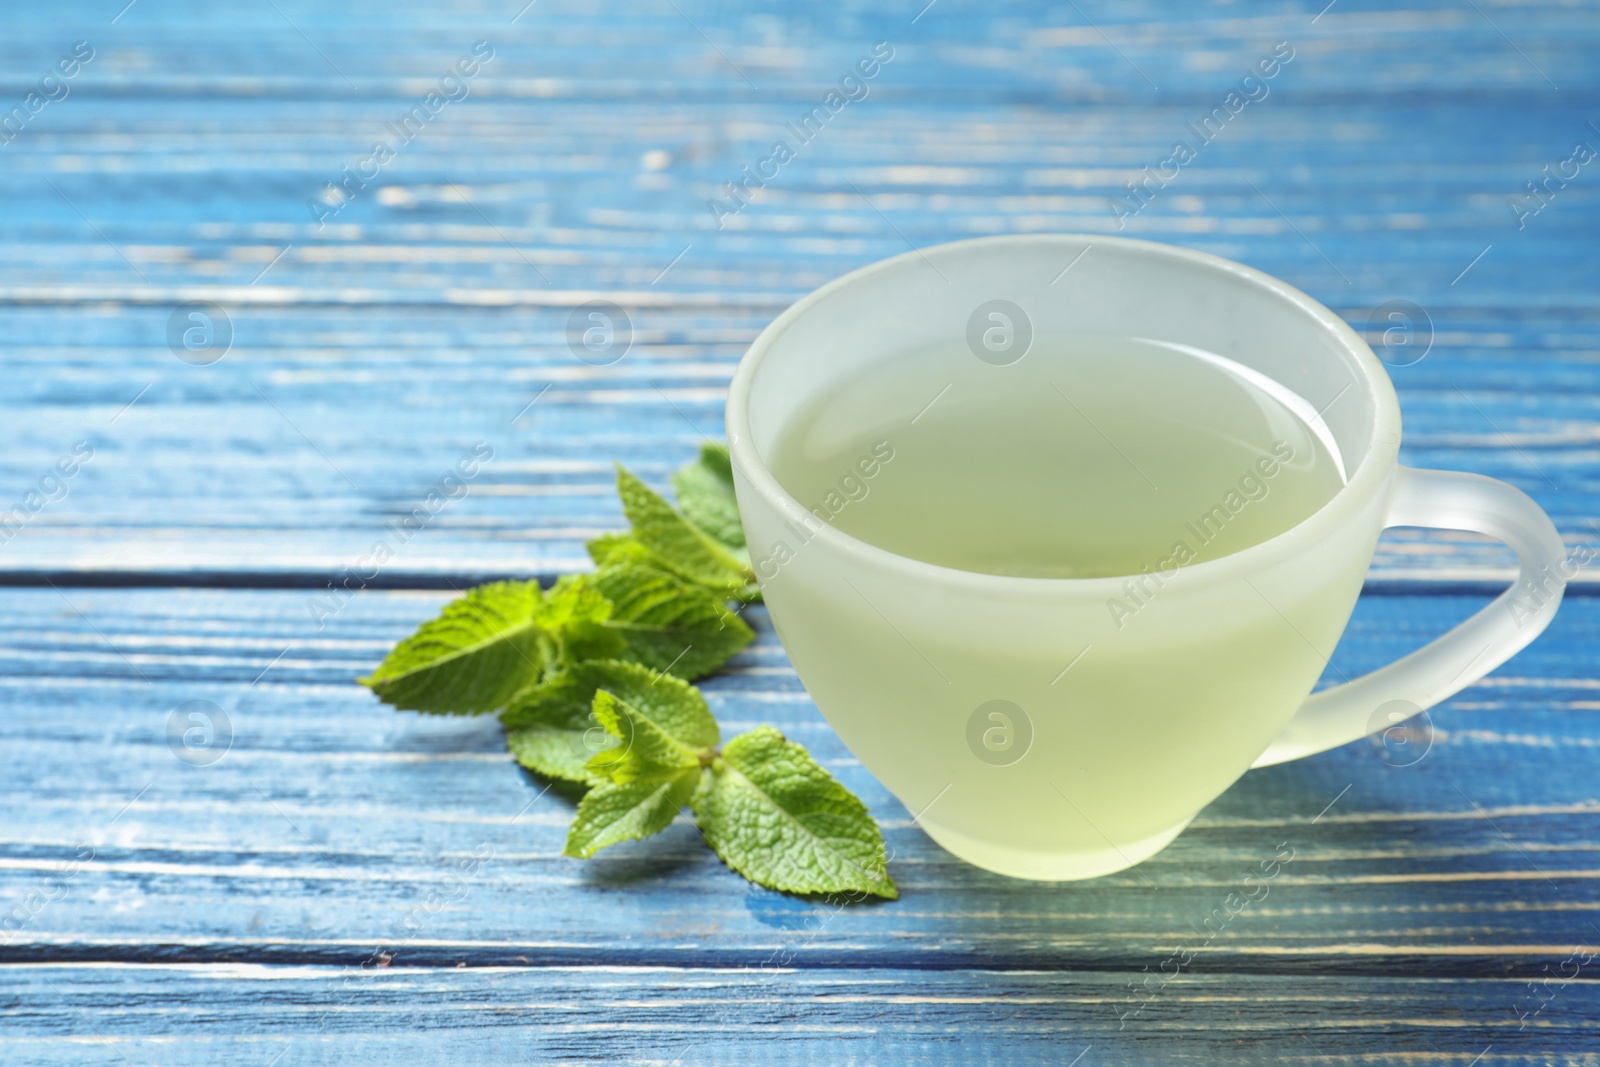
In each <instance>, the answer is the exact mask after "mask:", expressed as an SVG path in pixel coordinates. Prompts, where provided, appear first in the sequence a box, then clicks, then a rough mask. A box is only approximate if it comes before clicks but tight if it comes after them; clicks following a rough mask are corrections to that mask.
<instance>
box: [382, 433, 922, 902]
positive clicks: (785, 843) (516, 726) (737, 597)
mask: <svg viewBox="0 0 1600 1067" xmlns="http://www.w3.org/2000/svg"><path fill="white" fill-rule="evenodd" d="M672 483H673V487H674V489H675V490H676V492H677V497H678V503H679V506H680V507H681V509H682V510H681V511H680V510H679V509H678V508H675V507H673V506H672V504H670V503H668V502H667V500H666V499H665V498H663V497H662V496H661V495H660V494H658V493H656V492H655V490H653V489H651V488H650V487H649V486H648V485H646V484H645V483H644V482H643V481H641V480H639V479H638V478H637V477H635V476H634V475H633V474H631V473H629V472H628V471H627V470H626V469H625V468H623V467H621V466H618V468H617V491H618V494H619V495H620V496H621V497H622V505H623V511H624V512H625V514H626V515H627V517H628V521H629V523H630V526H631V528H630V529H629V530H628V531H627V532H620V533H610V534H603V535H601V536H600V537H597V538H595V539H594V540H593V541H591V542H589V545H588V549H589V555H590V557H591V558H592V559H593V560H594V561H595V564H596V566H597V569H596V570H595V571H593V572H592V573H589V574H581V575H568V576H566V577H564V578H562V579H561V580H560V581H558V582H557V583H556V584H555V585H554V586H553V587H551V588H550V589H549V590H547V591H542V590H541V589H540V588H539V585H538V583H536V582H494V583H491V584H488V585H483V586H479V587H477V588H475V589H471V590H469V591H468V592H467V593H466V595H465V596H463V597H462V598H460V599H458V600H455V601H452V602H451V603H449V604H447V605H445V608H444V610H443V611H442V612H441V613H440V615H439V616H438V617H437V618H435V619H432V620H430V621H429V622H426V623H424V624H423V625H422V626H421V627H420V628H419V629H418V630H417V632H416V633H415V634H413V635H412V636H411V637H408V638H406V639H405V640H404V641H402V642H400V643H399V644H398V645H396V646H395V648H394V649H393V651H391V652H390V653H389V655H388V656H387V657H386V658H385V659H384V661H383V662H382V663H381V664H380V665H379V666H378V669H377V670H375V671H373V672H372V675H371V676H370V677H368V678H363V679H361V681H362V682H363V684H365V685H367V686H368V687H370V688H371V689H372V691H373V692H374V693H376V694H377V695H378V697H379V698H380V699H381V700H383V701H384V702H385V703H388V704H391V705H393V706H394V707H396V708H399V709H403V710H414V711H425V712H432V713H437V714H458V715H459V714H481V713H484V712H489V711H498V712H500V721H501V723H502V725H503V726H504V727H505V731H506V747H507V748H508V749H509V750H510V752H511V754H512V755H513V756H514V757H515V758H516V760H517V762H518V763H520V764H521V765H522V766H524V767H526V768H528V769H529V770H531V771H533V772H535V773H537V774H540V775H543V776H544V777H546V778H551V779H556V780H559V781H564V782H567V783H570V784H571V785H572V786H574V787H576V788H578V789H580V790H582V791H583V796H582V799H581V800H580V801H579V803H578V810H577V812H576V814H575V816H574V817H573V821H572V826H571V828H570V829H569V830H568V833H567V841H566V845H565V847H564V849H563V852H564V853H565V854H566V855H568V856H574V857H577V858H581V859H587V858H589V857H590V856H593V855H594V854H595V853H596V852H598V851H600V850H601V849H603V848H608V847H610V846H612V845H616V844H620V843H622V842H625V841H634V840H639V839H642V838H646V837H650V836H652V835H654V834H657V833H660V832H661V831H662V830H665V829H666V828H667V827H668V826H669V825H671V823H672V822H673V820H674V819H676V818H677V816H678V815H679V813H680V812H682V811H683V810H684V809H685V808H686V807H687V808H691V809H693V812H694V816H695V822H696V825H698V826H699V828H700V832H701V833H702V834H703V835H704V837H705V839H706V841H707V843H708V844H710V846H711V847H712V848H713V849H714V850H715V851H716V853H717V855H718V856H720V857H721V858H722V860H723V861H724V862H725V863H727V865H728V866H729V867H731V868H732V869H733V870H735V871H737V872H739V873H740V874H742V875H744V876H745V877H746V878H748V879H749V880H750V881H752V882H755V883H756V884H758V885H763V886H766V887H768V888H771V889H779V890H783V891H785V892H791V893H807V894H814V893H829V894H838V893H856V894H863V895H874V896H880V897H887V898H889V899H894V898H896V897H898V896H899V891H898V890H897V889H896V888H895V884H894V880H893V879H892V878H891V877H890V876H889V872H888V868H887V860H886V850H885V848H884V843H883V836H882V834H881V833H880V832H879V830H878V826H877V824H876V823H875V822H873V820H872V817H871V815H870V814H869V813H868V811H867V808H866V805H864V804H863V803H862V802H861V801H860V799H858V798H857V797H856V796H855V795H854V794H853V793H851V792H850V791H849V790H847V789H846V788H845V787H844V786H843V785H841V784H839V782H838V781H837V780H835V779H834V778H833V776H832V775H830V774H829V773H828V772H827V771H826V770H825V769H823V767H822V766H821V765H819V764H818V763H817V762H816V761H815V760H814V759H812V758H811V755H810V754H809V753H808V752H807V751H806V750H805V748H804V747H802V746H801V745H799V744H797V743H795V742H794V741H790V740H788V739H787V738H785V737H784V736H783V735H782V734H781V733H779V732H778V731H777V730H775V729H773V728H772V727H770V726H760V727H757V728H756V729H754V730H751V731H750V732H749V733H746V734H743V735H741V736H739V737H736V738H734V739H733V740H732V741H730V742H728V743H727V744H725V745H724V744H722V740H721V731H720V730H719V728H718V727H717V722H716V719H715V718H714V717H713V716H712V714H711V710H710V708H709V707H708V706H707V705H706V701H705V698H704V697H703V696H701V694H700V691H699V690H698V689H696V688H695V687H694V686H693V685H691V684H690V682H691V681H693V680H694V679H696V678H699V677H702V676H704V675H706V674H709V673H710V672H712V671H715V670H716V669H717V668H719V667H721V666H722V665H723V664H724V663H726V662H727V661H728V659H729V658H731V657H732V656H733V655H734V654H735V653H737V652H738V651H739V650H740V649H742V648H743V647H744V646H745V645H747V644H749V643H750V641H751V640H752V639H753V638H754V636H755V635H754V633H753V632H752V631H751V630H750V627H749V626H748V625H747V624H746V623H745V622H744V620H743V619H742V618H740V617H739V614H738V611H736V610H733V609H730V607H729V602H730V601H741V602H749V601H753V600H758V599H759V598H760V590H759V589H758V588H757V586H756V584H755V575H754V573H753V572H752V570H751V568H750V555H749V551H748V549H747V547H746V545H745V536H744V529H743V527H742V526H741V525H740V522H739V512H738V506H737V504H736V502H735V500H734V492H733V471H732V466H731V464H730V462H729V458H728V451H727V449H726V448H725V447H724V446H721V445H712V444H707V445H705V446H703V447H702V448H701V450H700V454H699V456H698V457H697V458H696V460H695V461H694V462H693V463H690V464H689V465H688V466H686V467H684V468H683V469H682V470H680V471H678V472H677V473H676V474H675V475H673V478H672Z"/></svg>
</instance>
